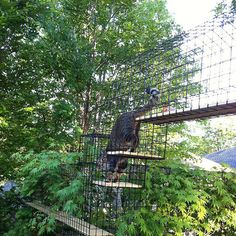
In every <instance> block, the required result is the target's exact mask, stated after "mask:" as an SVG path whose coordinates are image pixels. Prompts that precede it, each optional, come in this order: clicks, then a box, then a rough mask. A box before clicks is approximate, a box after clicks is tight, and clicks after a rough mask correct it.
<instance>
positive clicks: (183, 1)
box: [167, 0, 236, 135]
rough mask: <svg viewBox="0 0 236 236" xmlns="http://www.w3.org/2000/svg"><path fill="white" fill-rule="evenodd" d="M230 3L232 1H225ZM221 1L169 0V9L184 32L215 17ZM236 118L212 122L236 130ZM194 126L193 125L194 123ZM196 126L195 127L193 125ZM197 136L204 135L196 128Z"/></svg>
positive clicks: (216, 119) (217, 125)
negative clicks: (215, 10) (214, 11)
mask: <svg viewBox="0 0 236 236" xmlns="http://www.w3.org/2000/svg"><path fill="white" fill-rule="evenodd" d="M225 1H226V2H227V3H230V0H225ZM219 2H221V0H167V8H168V10H169V12H170V13H171V14H172V16H173V17H174V18H175V20H176V22H177V23H178V24H180V25H181V26H182V27H183V29H184V30H188V29H191V28H194V27H195V26H197V25H200V24H202V23H204V22H205V21H208V20H210V19H211V18H212V17H213V11H212V10H213V9H214V8H215V6H216V5H217V4H218V3H219ZM235 118H236V116H228V117H219V118H215V119H212V120H211V124H212V125H213V126H215V127H221V128H222V127H225V128H226V127H227V128H229V129H232V130H236V123H235V122H234V121H235ZM192 124H193V123H192ZM193 126H194V125H193ZM194 128H196V129H195V131H193V133H194V132H196V135H200V134H202V130H199V129H197V126H194Z"/></svg>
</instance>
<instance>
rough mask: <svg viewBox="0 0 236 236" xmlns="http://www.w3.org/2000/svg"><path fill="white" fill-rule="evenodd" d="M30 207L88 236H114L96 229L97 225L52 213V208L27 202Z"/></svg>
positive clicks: (60, 213) (57, 212)
mask: <svg viewBox="0 0 236 236" xmlns="http://www.w3.org/2000/svg"><path fill="white" fill-rule="evenodd" d="M26 204H27V205H28V206H31V207H33V208H35V209H36V210H38V211H40V212H43V213H44V214H46V215H49V216H52V217H55V219H56V220H58V221H60V222H62V223H64V224H66V225H68V226H70V227H71V228H73V229H75V230H77V231H79V232H80V233H82V234H84V235H86V236H113V234H111V233H109V232H107V231H105V230H103V229H100V228H98V227H96V226H95V225H92V224H89V223H88V222H86V221H84V220H82V219H79V218H76V217H74V216H71V215H69V214H67V213H66V212H62V211H52V210H51V208H50V207H48V206H45V205H42V204H39V203H34V202H26Z"/></svg>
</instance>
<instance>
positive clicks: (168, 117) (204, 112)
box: [136, 102, 236, 125]
mask: <svg viewBox="0 0 236 236" xmlns="http://www.w3.org/2000/svg"><path fill="white" fill-rule="evenodd" d="M232 114H236V102H231V103H226V104H220V105H214V106H208V107H205V108H198V109H183V110H182V111H179V110H176V111H175V112H167V113H164V114H162V113H159V114H154V115H147V116H142V117H138V118H137V119H136V120H137V121H141V122H143V123H153V124H158V125H161V124H168V123H174V122H182V121H188V120H196V119H206V118H211V117H217V116H221V115H232Z"/></svg>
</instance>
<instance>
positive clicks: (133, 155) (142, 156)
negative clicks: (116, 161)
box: [107, 151, 165, 160]
mask: <svg viewBox="0 0 236 236" xmlns="http://www.w3.org/2000/svg"><path fill="white" fill-rule="evenodd" d="M107 155H110V156H117V157H125V158H137V159H146V160H165V158H163V157H160V156H155V155H151V154H146V153H138V152H127V151H108V152H107Z"/></svg>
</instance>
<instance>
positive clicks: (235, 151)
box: [205, 147, 236, 168]
mask: <svg viewBox="0 0 236 236" xmlns="http://www.w3.org/2000/svg"><path fill="white" fill-rule="evenodd" d="M205 158H207V159H208V160H211V161H215V162H217V163H220V164H223V163H225V164H227V165H229V166H230V167H231V168H236V147H233V148H230V149H226V150H220V151H218V152H214V153H211V154H208V155H206V156H205Z"/></svg>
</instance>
